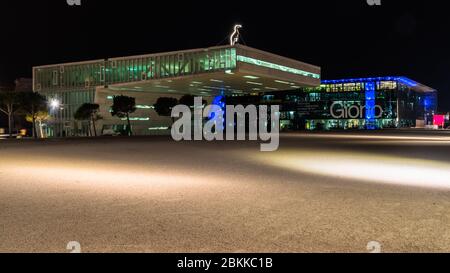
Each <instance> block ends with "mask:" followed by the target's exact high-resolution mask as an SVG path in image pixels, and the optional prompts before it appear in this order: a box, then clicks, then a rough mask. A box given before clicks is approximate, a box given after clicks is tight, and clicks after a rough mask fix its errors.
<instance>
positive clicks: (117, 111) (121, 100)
mask: <svg viewBox="0 0 450 273" xmlns="http://www.w3.org/2000/svg"><path fill="white" fill-rule="evenodd" d="M135 111H136V99H135V98H132V97H128V96H123V95H121V96H115V97H114V99H113V105H112V106H111V115H112V116H113V117H116V116H117V117H119V118H126V119H127V124H128V125H127V127H128V128H127V132H128V135H129V136H131V135H132V131H131V122H130V114H131V113H134V112H135Z"/></svg>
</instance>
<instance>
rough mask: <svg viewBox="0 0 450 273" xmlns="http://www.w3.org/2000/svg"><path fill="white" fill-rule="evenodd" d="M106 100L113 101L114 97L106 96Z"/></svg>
mask: <svg viewBox="0 0 450 273" xmlns="http://www.w3.org/2000/svg"><path fill="white" fill-rule="evenodd" d="M106 99H108V100H113V99H114V96H107V97H106Z"/></svg>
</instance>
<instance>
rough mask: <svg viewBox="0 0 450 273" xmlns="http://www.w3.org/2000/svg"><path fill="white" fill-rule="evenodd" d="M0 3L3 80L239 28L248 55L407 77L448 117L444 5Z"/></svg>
mask: <svg viewBox="0 0 450 273" xmlns="http://www.w3.org/2000/svg"><path fill="white" fill-rule="evenodd" d="M81 1H82V6H81V7H70V6H68V5H67V3H66V0H34V1H30V0H3V1H0V47H1V51H0V80H1V81H12V80H13V79H14V78H17V77H20V76H31V67H32V66H33V65H42V64H49V63H59V62H66V61H78V60H89V59H97V58H106V57H117V56H125V55H133V54H144V53H154V52H159V51H168V50H179V49H189V48H198V47H208V46H215V45H217V44H218V43H220V42H221V41H223V40H224V38H225V37H226V36H227V35H228V34H229V32H230V28H231V27H232V25H233V24H234V23H236V22H239V23H242V24H243V25H244V29H243V31H242V33H243V37H244V40H245V43H246V44H247V45H249V46H252V47H256V48H259V49H263V50H267V51H270V52H274V53H278V54H281V55H284V56H287V57H291V58H295V59H298V60H301V61H305V62H309V63H312V64H315V65H319V66H321V67H322V70H323V78H324V79H334V78H349V77H359V76H387V75H403V76H407V77H410V78H412V79H414V80H416V81H419V82H421V83H424V84H426V85H429V86H431V87H434V88H436V89H438V90H439V91H440V107H441V110H450V93H449V92H450V78H449V75H450V16H449V15H448V11H449V9H448V8H447V6H446V3H445V1H442V0H441V1H438V0H435V1H420V2H415V1H406V0H405V1H402V0H381V1H382V5H381V6H379V7H375V6H369V5H368V4H367V2H366V0H341V1H330V0H328V1H325V0H323V1H322V0H308V1H303V0H297V1H284V0H276V1H274V0H273V1H249V0H247V1H244V0H241V1H232V0H230V1H214V0H210V1H194V0H189V1H161V0H159V1H153V0H81Z"/></svg>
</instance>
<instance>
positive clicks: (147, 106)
mask: <svg viewBox="0 0 450 273" xmlns="http://www.w3.org/2000/svg"><path fill="white" fill-rule="evenodd" d="M136 108H137V109H153V108H154V107H153V106H150V105H136Z"/></svg>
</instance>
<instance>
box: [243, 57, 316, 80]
mask: <svg viewBox="0 0 450 273" xmlns="http://www.w3.org/2000/svg"><path fill="white" fill-rule="evenodd" d="M237 60H238V61H239V62H243V63H248V64H253V65H257V66H262V67H266V68H270V69H275V70H280V71H283V72H287V73H292V74H297V75H301V76H305V77H310V78H314V79H320V75H319V74H315V73H311V72H306V71H303V70H300V69H296V68H291V67H287V66H284V65H279V64H274V63H269V62H265V61H261V60H258V59H253V58H250V57H245V56H242V55H237Z"/></svg>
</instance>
